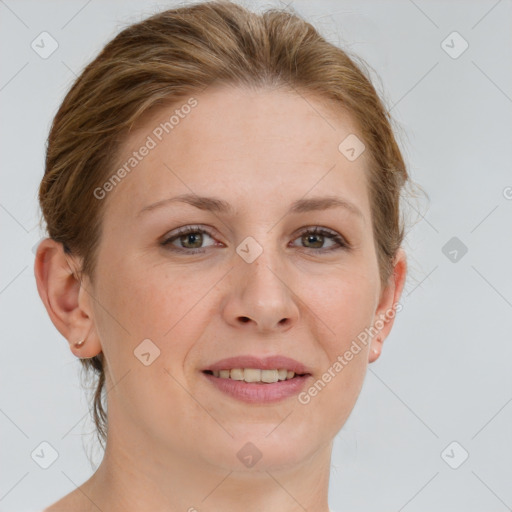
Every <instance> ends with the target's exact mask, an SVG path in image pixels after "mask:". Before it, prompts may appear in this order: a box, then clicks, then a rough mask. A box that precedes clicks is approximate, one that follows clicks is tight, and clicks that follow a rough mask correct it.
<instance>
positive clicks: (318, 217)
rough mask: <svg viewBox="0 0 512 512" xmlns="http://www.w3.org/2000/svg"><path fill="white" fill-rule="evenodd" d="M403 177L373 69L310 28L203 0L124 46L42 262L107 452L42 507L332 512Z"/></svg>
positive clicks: (394, 242)
mask: <svg viewBox="0 0 512 512" xmlns="http://www.w3.org/2000/svg"><path fill="white" fill-rule="evenodd" d="M407 180H408V175H407V171H406V168H405V165H404V161H403V159H402V156H401V154H400V150H399V148H398V145H397V143H396V141H395V138H394V135H393V131H392V129H391V125H390V119H389V117H388V115H387V112H386V110H385V108H384V107H383V105H382V103H381V101H380V99H379V98H378V96H377V94H376V92H375V89H374V88H373V86H372V85H371V83H370V81H369V80H368V78H367V77H366V76H365V74H364V73H363V72H362V71H361V70H360V69H359V67H357V66H356V65H355V64H354V62H353V61H352V60H351V59H350V58H349V57H348V56H347V55H346V54H345V53H344V52H343V51H342V50H340V49H339V48H336V47H335V46H333V45H331V44H330V43H328V42H326V41H325V40H324V39H323V38H322V37H321V36H320V35H319V34H318V33H317V31H316V30H315V29H314V28H313V27H312V26H311V25H310V24H308V23H306V22H305V21H304V20H302V19H300V18H299V17H298V16H296V15H294V14H291V13H289V12H286V11H279V10H272V11H267V12H266V13H263V14H261V15H257V14H254V13H251V12H249V11H247V10H246V9H245V8H243V7H241V6H239V5H236V4H233V3H230V2H224V1H222V2H212V3H201V4H196V5H193V6H188V7H180V8H177V9H171V10H168V11H165V12H162V13H159V14H157V15H154V16H152V17H151V18H149V19H146V20H144V21H142V22H140V23H138V24H135V25H132V26H130V27H128V28H126V29H125V30H123V31H122V32H121V33H120V34H119V35H117V37H115V38H114V39H113V40H112V41H111V42H110V43H109V44H107V45H106V47H105V48H104V49H103V50H102V52H101V53H100V54H99V55H98V57H97V58H96V59H95V60H94V61H93V62H92V63H91V64H89V65H88V66H87V68H86V69H85V70H84V71H83V73H82V74H81V75H80V77H79V78H78V79H77V80H76V82H75V84H74V85H73V87H72V88H71V90H70V91H69V93H68V94H67V96H66V98H65V99H64V101H63V103H62V105H61V107H60V109H59V111H58V112H57V114H56V116H55V119H54V122H53V125H52V128H51V132H50V135H49V140H48V149H47V159H46V170H45V175H44V178H43V180H42V183H41V186H40V195H39V199H40V204H41V208H42V212H43V215H44V219H45V221H46V224H47V227H48V235H49V237H48V238H47V239H45V240H44V241H43V242H42V243H41V244H40V246H39V248H38V251H37V255H36V262H35V274H36V279H37V286H38V291H39V294H40V296H41V299H42V300H43V302H44V304H45V306H46V308H47V311H48V314H49V315H50V318H51V319H52V321H53V323H54V324H55V326H56V327H57V329H58V330H59V331H60V333H61V334H62V335H63V336H64V337H65V338H66V339H67V340H68V342H69V347H70V350H71V351H72V352H73V354H75V355H76V356H77V357H78V358H80V359H81V362H82V363H83V364H84V366H85V367H86V368H87V369H90V370H91V371H94V372H95V373H96V374H97V376H98V383H97V389H96V394H95V401H94V415H95V422H96V426H97V429H98V435H99V438H100V440H102V441H104V442H105V455H104V458H103V461H102V463H101V464H100V466H99V467H98V469H97V471H96V472H95V473H94V474H93V475H92V476H91V478H90V479H89V480H87V481H86V482H84V483H83V484H82V485H81V486H80V487H79V488H78V489H76V490H75V491H73V492H71V493H70V494H68V495H67V496H65V497H64V498H62V499H61V500H60V501H58V502H57V503H55V504H53V505H51V506H50V507H49V508H47V509H46V510H47V511H51V512H54V511H60V510H66V511H71V510H77V511H78V510H84V511H85V510H91V511H92V510H98V509H99V510H104V511H106V510H108V511H111V512H114V511H118V510H122V511H124V512H127V511H135V510H138V511H139V510H145V511H146V510H147V511H149V510H151V511H160V510H162V511H163V510H165V511H178V510H189V511H193V510H201V511H207V510H211V511H214V510H223V511H231V510H235V509H237V510H239V508H240V506H241V505H243V510H244V511H246V512H252V511H261V510H265V511H279V512H282V511H295V510H310V511H318V512H328V511H329V507H328V502H327V496H328V486H329V469H330V457H331V450H332V443H333V439H334V437H335V436H336V434H337V433H338V432H339V430H340V429H341V428H342V427H343V425H344V423H345V422H346V420H347V418H348V417H349V415H350V413H351V411H352V409H353V407H354V405H355V402H356V400H357V397H358V395H359V392H360V390H361V387H362V384H363V380H364V377H365V373H366V369H367V364H368V363H372V362H373V361H375V360H376V359H377V358H378V357H379V355H380V353H381V350H382V346H383V342H384V339H385V338H386V337H387V335H388V334H389V332H390V330H391V328H392V325H393V322H394V318H395V314H396V312H397V311H398V310H399V309H400V304H399V299H400V295H401V292H402V288H403V286H404V283H405V278H406V258H405V254H404V251H403V250H402V248H401V243H402V239H403V233H404V230H403V226H402V225H401V216H400V204H399V198H400V192H401V190H402V187H403V186H404V185H405V184H406V182H407ZM102 396H103V400H104V401H106V405H107V407H105V404H104V403H103V402H102ZM107 411H108V415H107ZM107 416H108V421H107Z"/></svg>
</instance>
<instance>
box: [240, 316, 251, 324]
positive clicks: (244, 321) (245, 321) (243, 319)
mask: <svg viewBox="0 0 512 512" xmlns="http://www.w3.org/2000/svg"><path fill="white" fill-rule="evenodd" d="M240 320H242V322H243V323H244V324H246V323H247V322H248V321H249V318H247V317H246V316H241V317H240Z"/></svg>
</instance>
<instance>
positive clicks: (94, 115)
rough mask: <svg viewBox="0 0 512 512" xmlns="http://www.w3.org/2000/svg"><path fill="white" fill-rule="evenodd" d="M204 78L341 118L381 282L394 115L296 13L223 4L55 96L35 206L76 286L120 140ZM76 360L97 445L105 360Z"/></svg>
mask: <svg viewBox="0 0 512 512" xmlns="http://www.w3.org/2000/svg"><path fill="white" fill-rule="evenodd" d="M214 81H215V82H217V83H225V84H230V85H240V86H248V87H253V88H258V87H261V88H264V87H278V86H283V87H286V86H288V87H291V88H293V89H295V90H296V91H297V92H301V93H302V92H303V93H309V94H311V93H314V94H316V96H317V97H318V98H319V99H320V100H322V99H325V100H331V101H334V102H335V103H336V104H338V105H339V106H340V107H342V108H343V109H344V110H345V111H346V112H348V113H349V114H350V115H351V119H353V121H354V122H355V123H356V125H357V126H358V128H359V131H360V136H361V137H362V138H363V141H364V144H365V146H366V150H367V151H368V152H369V157H370V160H371V162H372V163H371V166H370V169H369V173H368V180H367V181H368V187H369V189H368V190H369V197H370V201H371V208H372V222H373V233H374V240H375V248H376V253H377V258H378V262H379V269H380V276H381V281H382V283H383V284H384V283H386V282H387V280H388V278H389V277H390V275H391V273H392V271H393V260H394V257H395V255H396V252H397V250H398V249H399V248H400V246H401V244H402V240H403V237H404V227H403V223H402V219H401V215H400V193H401V189H402V187H403V186H404V185H405V183H406V181H407V180H408V179H409V176H408V173H407V170H406V166H405V163H404V160H403V158H402V155H401V153H400V150H399V147H398V144H397V142H396V140H395V137H394V134H393V130H392V127H391V122H392V120H391V118H390V117H389V114H388V112H387V111H386V109H385V108H384V106H383V104H382V102H381V100H380V98H379V96H378V94H377V93H376V91H375V89H374V87H373V85H372V84H371V82H370V79H369V78H368V77H367V76H366V74H365V72H364V71H363V70H362V69H361V68H360V67H359V66H358V65H356V64H355V62H354V61H353V60H352V59H351V58H350V57H349V56H348V55H347V53H345V52H344V51H343V50H342V49H340V48H338V47H336V46H334V45H333V44H331V43H329V42H328V41H327V40H326V39H324V38H323V37H322V36H321V35H320V34H319V33H318V32H317V30H316V29H315V28H314V27H313V26H312V25H311V24H310V23H308V22H306V21H305V20H303V19H302V18H301V17H300V16H298V15H296V14H295V13H292V12H289V11H287V10H282V9H276V8H272V9H270V10H267V11H266V12H263V13H261V14H256V13H253V12H250V11H248V10H247V9H245V8H244V7H243V6H241V5H239V4H235V3H232V2H230V1H228V0H219V1H212V2H206V3H196V4H192V5H188V6H181V7H177V8H174V9H170V10H166V11H164V12H161V13H158V14H155V15H153V16H151V17H149V18H147V19H145V20H143V21H141V22H139V23H136V24H133V25H131V26H129V27H127V28H125V29H124V30H122V31H121V32H120V33H119V34H118V35H117V36H116V37H115V38H114V39H113V40H112V41H110V42H109V43H108V44H107V45H106V46H105V47H104V48H103V50H102V51H101V52H100V54H99V55H98V56H97V57H96V58H95V59H94V60H93V61H92V62H91V63H90V64H89V65H88V66H87V67H86V68H85V69H84V71H83V72H82V73H81V75H80V76H79V77H78V78H77V79H76V81H75V82H74V84H73V86H72V87H71V89H70V91H69V92H68V94H67V95H66V97H65V98H64V101H63V102H62V105H61V106H60V108H59V110H58V112H57V114H56V116H55V118H54V120H53V124H52V127H51V131H50V133H49V137H48V142H47V152H46V168H45V173H44V177H43V179H42V182H41V184H40V188H39V202H40V206H41V210H42V214H43V216H44V220H45V222H46V226H47V231H48V236H49V237H50V238H52V239H53V240H55V241H57V242H60V243H62V244H63V247H64V250H65V251H66V252H67V253H68V254H70V255H73V256H76V257H77V258H78V259H79V260H80V261H81V262H82V265H81V269H80V273H79V279H81V276H82V275H87V276H88V278H89V279H90V280H91V282H94V270H95V257H96V253H97V249H98V245H99V242H100V239H101V233H102V212H103V210H104V206H105V203H106V201H108V198H107V199H105V200H98V199H97V198H96V197H95V196H94V193H93V191H94V190H95V189H96V188H97V187H101V186H102V184H104V183H105V181H106V180H107V179H108V178H109V177H110V176H111V175H112V170H113V166H114V164H115V162H116V158H117V156H118V154H117V153H118V150H119V147H120V145H121V144H122V143H123V141H124V140H125V139H126V137H127V135H128V134H129V133H130V131H131V130H132V129H133V128H134V127H135V123H136V122H137V121H139V122H140V121H141V118H142V116H143V114H147V113H149V112H150V109H151V110H152V109H154V108H158V107H161V106H164V105H167V104H171V103H174V102H176V101H178V100H179V99H182V98H183V97H187V95H188V96H190V95H192V94H194V93H200V92H201V90H203V89H204V88H205V87H207V86H208V85H211V84H212V83H213V82H214ZM327 104H329V102H327ZM340 142H341V141H340ZM81 363H82V365H83V368H84V369H85V371H89V370H92V371H93V374H96V376H97V378H98V380H97V384H96V390H95V394H94V404H93V416H94V423H95V425H96V429H97V435H98V439H99V441H100V444H101V445H102V446H103V447H104V445H105V444H104V443H105V442H106V433H107V428H106V427H107V414H106V405H105V404H104V403H103V398H104V393H103V391H104V384H105V371H106V367H105V365H104V358H103V354H102V353H100V354H99V355H98V356H96V357H93V358H91V359H81Z"/></svg>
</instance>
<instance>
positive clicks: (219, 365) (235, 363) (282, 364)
mask: <svg viewBox="0 0 512 512" xmlns="http://www.w3.org/2000/svg"><path fill="white" fill-rule="evenodd" d="M233 368H259V369H261V370H274V369H277V370H279V369H281V368H286V369H287V370H291V371H293V372H295V373H298V374H304V373H311V370H310V369H309V368H308V367H307V366H305V365H303V364H302V363H299V362H298V361H296V360H295V359H291V358H290V357H286V356H281V355H274V356H266V357H258V356H252V355H243V356H237V357H228V358H227V359H221V360H220V361H217V362H215V363H213V364H211V365H209V366H208V367H207V368H203V371H206V370H231V369H233Z"/></svg>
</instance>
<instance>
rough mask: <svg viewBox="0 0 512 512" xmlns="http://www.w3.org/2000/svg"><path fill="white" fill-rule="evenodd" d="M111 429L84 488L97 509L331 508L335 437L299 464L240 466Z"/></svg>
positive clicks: (282, 511) (322, 511)
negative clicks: (165, 447)
mask: <svg viewBox="0 0 512 512" xmlns="http://www.w3.org/2000/svg"><path fill="white" fill-rule="evenodd" d="M139 437H140V431H139ZM132 441H133V440H132V439H130V438H129V436H128V435H127V431H126V430H124V431H123V433H120V432H115V434H114V432H109V435H108V439H107V444H106V450H105V455H104V457H103V461H102V463H101V464H100V466H99V468H98V470H97V471H96V473H95V474H94V475H93V476H92V477H91V478H90V479H89V480H88V481H87V482H85V483H84V484H83V485H82V486H81V488H80V490H81V492H82V493H83V494H84V495H85V496H86V497H87V498H88V502H89V505H90V506H91V503H92V504H93V505H94V506H91V510H95V511H97V510H98V508H99V509H100V510H109V511H110V512H118V511H123V512H131V511H139V510H154V511H160V510H161V511H164V510H165V511H166V512H178V511H180V512H182V511H187V512H196V511H208V510H211V511H213V510H222V511H223V512H235V511H236V512H239V511H240V504H241V503H243V509H244V512H258V511H261V510H265V511H267V512H274V511H275V512H298V511H301V512H302V511H303V510H308V511H310V512H329V507H328V503H327V496H328V487H329V473H330V460H331V451H332V442H330V443H329V444H327V445H324V446H322V447H320V448H319V449H318V450H317V451H316V452H315V453H313V454H312V455H311V456H309V457H308V458H305V459H303V460H300V461H299V462H295V463H294V464H293V466H288V467H286V466H285V465H281V466H279V467H273V466H265V465H264V464H262V462H263V458H262V460H261V461H260V462H259V463H258V464H257V465H256V467H257V468H258V469H256V467H254V468H250V469H244V470H241V469H240V464H238V465H235V464H233V468H230V467H221V466H220V465H217V466H215V465H212V464H211V463H209V462H208V461H206V460H204V459H201V458H193V457H192V456H191V455H190V454H188V456H187V454H183V453H179V452H177V451H174V452H173V451H170V450H167V451H166V450H162V448H161V447H157V446H156V445H155V443H154V441H151V440H150V439H148V438H143V439H140V438H138V439H136V442H132Z"/></svg>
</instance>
